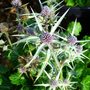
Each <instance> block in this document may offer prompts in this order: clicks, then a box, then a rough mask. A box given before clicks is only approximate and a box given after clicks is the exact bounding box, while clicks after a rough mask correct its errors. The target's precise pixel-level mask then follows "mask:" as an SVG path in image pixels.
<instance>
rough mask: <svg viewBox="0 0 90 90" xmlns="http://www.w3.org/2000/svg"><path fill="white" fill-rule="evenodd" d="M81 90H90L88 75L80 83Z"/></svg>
mask: <svg viewBox="0 0 90 90" xmlns="http://www.w3.org/2000/svg"><path fill="white" fill-rule="evenodd" d="M81 84H82V85H83V87H82V90H90V75H87V76H86V77H85V78H84V79H83V80H82V82H81Z"/></svg>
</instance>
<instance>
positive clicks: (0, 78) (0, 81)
mask: <svg viewBox="0 0 90 90" xmlns="http://www.w3.org/2000/svg"><path fill="white" fill-rule="evenodd" d="M2 81H3V79H2V77H1V76H0V85H1V84H2Z"/></svg>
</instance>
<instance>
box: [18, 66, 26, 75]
mask: <svg viewBox="0 0 90 90" xmlns="http://www.w3.org/2000/svg"><path fill="white" fill-rule="evenodd" d="M18 70H19V72H20V73H21V74H23V73H26V71H27V69H26V68H25V67H20V68H19V69H18Z"/></svg>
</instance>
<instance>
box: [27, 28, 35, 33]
mask: <svg viewBox="0 0 90 90" xmlns="http://www.w3.org/2000/svg"><path fill="white" fill-rule="evenodd" d="M26 32H27V34H30V35H35V33H34V31H33V29H32V28H30V27H27V28H26Z"/></svg>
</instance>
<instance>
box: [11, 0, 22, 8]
mask: <svg viewBox="0 0 90 90" xmlns="http://www.w3.org/2000/svg"><path fill="white" fill-rule="evenodd" d="M11 4H12V5H13V6H15V7H20V6H21V5H22V3H21V0H12V2H11Z"/></svg>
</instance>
